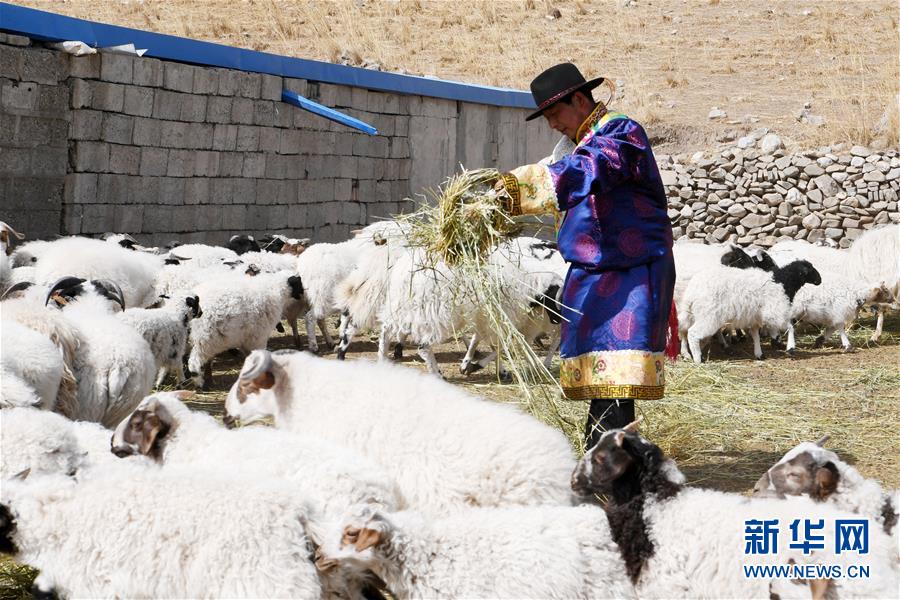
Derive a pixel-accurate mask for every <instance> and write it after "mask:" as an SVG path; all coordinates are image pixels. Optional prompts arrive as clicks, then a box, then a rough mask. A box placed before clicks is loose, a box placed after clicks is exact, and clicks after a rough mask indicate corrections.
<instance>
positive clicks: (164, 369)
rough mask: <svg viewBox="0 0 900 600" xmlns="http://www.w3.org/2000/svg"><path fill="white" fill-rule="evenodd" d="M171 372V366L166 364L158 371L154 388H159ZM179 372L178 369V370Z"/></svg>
mask: <svg viewBox="0 0 900 600" xmlns="http://www.w3.org/2000/svg"><path fill="white" fill-rule="evenodd" d="M168 372H169V368H168V367H167V366H166V365H163V366H161V367H160V368H159V370H158V371H157V372H156V381H155V382H154V384H153V387H154V388H158V387H159V386H161V385H162V383H163V381H165V379H166V373H168ZM176 372H177V371H176Z"/></svg>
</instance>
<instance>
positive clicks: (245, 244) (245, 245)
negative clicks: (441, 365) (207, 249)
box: [225, 234, 259, 256]
mask: <svg viewBox="0 0 900 600" xmlns="http://www.w3.org/2000/svg"><path fill="white" fill-rule="evenodd" d="M225 247H226V248H228V249H229V250H231V251H232V252H234V253H235V254H237V255H238V256H240V255H242V254H244V253H245V252H259V244H257V243H256V240H255V239H253V236H252V235H245V234H241V235H233V236H231V238H229V240H228V243H227V244H225Z"/></svg>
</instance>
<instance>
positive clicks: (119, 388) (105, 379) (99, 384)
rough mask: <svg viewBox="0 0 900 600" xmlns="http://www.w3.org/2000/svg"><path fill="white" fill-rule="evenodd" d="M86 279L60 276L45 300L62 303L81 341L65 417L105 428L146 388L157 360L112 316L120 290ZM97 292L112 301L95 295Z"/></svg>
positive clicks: (154, 370)
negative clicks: (73, 389) (74, 393)
mask: <svg viewBox="0 0 900 600" xmlns="http://www.w3.org/2000/svg"><path fill="white" fill-rule="evenodd" d="M86 283H87V282H84V281H83V280H81V279H79V278H74V277H69V278H63V279H61V280H60V281H59V282H57V283H56V284H54V286H53V287H52V288H51V289H50V291H49V293H48V294H47V302H50V301H51V300H53V301H54V302H55V303H56V304H58V305H61V306H64V309H63V311H62V312H63V315H64V316H65V317H66V318H67V319H68V320H69V323H70V325H71V326H72V328H73V329H74V330H75V332H76V334H77V337H78V339H79V348H78V352H77V353H76V354H75V356H74V359H73V372H74V374H75V377H76V379H77V380H78V392H77V402H76V405H75V406H74V407H73V408H72V410H71V413H70V414H69V415H68V416H70V417H71V418H72V419H81V420H86V421H97V422H100V423H102V424H103V425H104V426H107V427H109V426H112V425H115V424H117V423H118V422H119V421H121V420H122V418H123V417H124V416H125V415H126V414H128V413H129V412H131V410H132V409H133V408H134V407H135V406H136V405H137V403H138V402H140V401H141V399H142V398H143V397H144V396H145V395H147V393H148V392H149V391H150V388H151V385H152V383H153V376H154V374H155V372H156V360H155V358H154V357H153V353H152V352H151V351H150V346H149V345H148V344H147V342H146V341H145V340H144V338H143V337H141V335H140V334H139V333H138V332H136V331H135V330H134V329H133V328H132V327H130V326H129V325H127V324H125V323H123V322H122V321H120V320H119V319H118V318H116V316H115V314H114V312H113V308H112V307H113V306H115V305H116V304H117V303H118V302H121V293H119V292H118V290H116V289H113V290H110V289H108V288H107V287H105V286H103V285H99V286H98V284H97V282H92V283H93V286H87V285H85V284H86ZM101 290H102V291H103V292H108V295H109V296H111V297H112V298H113V300H109V299H107V298H106V295H105V294H101V293H98V291H101ZM104 303H105V304H104Z"/></svg>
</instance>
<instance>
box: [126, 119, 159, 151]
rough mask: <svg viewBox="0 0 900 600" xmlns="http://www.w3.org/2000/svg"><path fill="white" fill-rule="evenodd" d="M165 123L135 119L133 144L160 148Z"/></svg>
mask: <svg viewBox="0 0 900 600" xmlns="http://www.w3.org/2000/svg"><path fill="white" fill-rule="evenodd" d="M162 126H163V123H160V122H159V121H157V120H155V119H145V118H141V117H136V118H135V119H134V137H133V142H134V144H135V145H137V146H159V145H160V143H161V142H162Z"/></svg>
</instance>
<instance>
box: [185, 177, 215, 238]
mask: <svg viewBox="0 0 900 600" xmlns="http://www.w3.org/2000/svg"><path fill="white" fill-rule="evenodd" d="M184 203H185V204H209V179H207V178H205V177H191V178H190V179H188V180H187V181H185V182H184ZM204 212H205V213H208V212H213V211H204ZM204 225H207V224H204ZM204 228H206V227H204Z"/></svg>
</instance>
